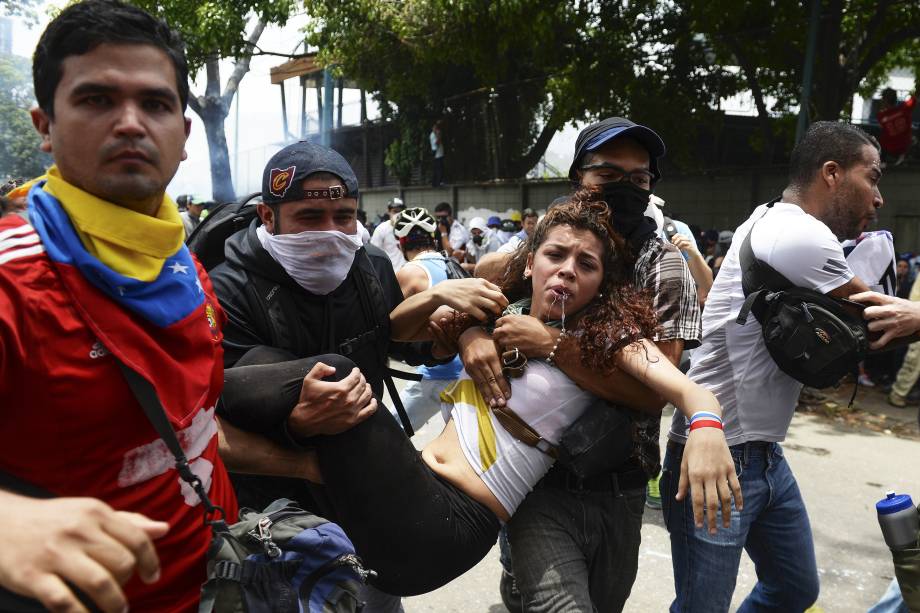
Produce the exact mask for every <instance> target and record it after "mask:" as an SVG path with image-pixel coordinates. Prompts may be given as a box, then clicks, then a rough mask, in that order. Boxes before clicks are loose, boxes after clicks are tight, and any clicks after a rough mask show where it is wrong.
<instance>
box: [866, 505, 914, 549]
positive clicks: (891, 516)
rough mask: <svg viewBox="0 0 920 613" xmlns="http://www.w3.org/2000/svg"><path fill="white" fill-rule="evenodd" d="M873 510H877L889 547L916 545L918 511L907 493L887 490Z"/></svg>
mask: <svg viewBox="0 0 920 613" xmlns="http://www.w3.org/2000/svg"><path fill="white" fill-rule="evenodd" d="M875 510H876V511H878V523H879V526H881V527H882V534H883V535H884V536H885V543H887V544H888V548H889V549H892V550H898V549H907V548H909V547H916V546H917V533H918V532H920V513H918V510H917V508H915V507H914V501H913V500H911V498H910V496H909V495H908V494H895V493H894V492H887V493H886V494H885V498H883V499H882V500H879V501H878V502H877V503H876V504H875Z"/></svg>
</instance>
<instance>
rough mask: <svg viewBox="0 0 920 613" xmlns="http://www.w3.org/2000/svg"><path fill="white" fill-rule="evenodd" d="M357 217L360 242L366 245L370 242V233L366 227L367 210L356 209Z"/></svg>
mask: <svg viewBox="0 0 920 613" xmlns="http://www.w3.org/2000/svg"><path fill="white" fill-rule="evenodd" d="M357 217H358V233H359V234H360V235H361V242H362V243H364V244H365V245H366V244H368V243H369V242H371V233H370V231H369V230H368V229H367V211H365V210H364V209H358V213H357ZM375 229H376V228H375Z"/></svg>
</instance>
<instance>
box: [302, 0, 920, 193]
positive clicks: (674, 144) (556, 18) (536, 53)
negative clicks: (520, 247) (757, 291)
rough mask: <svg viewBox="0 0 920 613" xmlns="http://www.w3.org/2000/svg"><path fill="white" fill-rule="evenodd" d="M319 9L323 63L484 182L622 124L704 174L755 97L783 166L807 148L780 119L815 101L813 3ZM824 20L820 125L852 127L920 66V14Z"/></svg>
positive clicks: (330, 3)
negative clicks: (860, 97) (438, 124)
mask: <svg viewBox="0 0 920 613" xmlns="http://www.w3.org/2000/svg"><path fill="white" fill-rule="evenodd" d="M305 4H306V6H307V9H308V12H309V14H310V15H311V17H312V18H313V19H312V22H311V25H310V26H309V27H308V32H307V36H308V41H309V42H310V43H311V44H313V45H316V46H318V47H319V49H320V60H321V61H322V62H324V63H326V64H327V65H330V66H333V67H334V70H335V71H336V72H337V73H339V74H344V75H347V76H348V77H349V78H351V79H354V80H356V81H357V82H358V83H359V84H360V85H361V86H362V87H364V88H365V89H367V90H369V91H372V92H376V93H375V97H376V99H377V101H378V102H379V103H381V105H382V109H383V113H384V115H385V116H386V117H390V118H393V119H395V120H397V121H399V122H400V123H403V124H412V125H413V126H421V127H422V128H424V129H427V127H430V125H431V123H432V121H433V120H434V119H436V118H438V117H442V116H444V117H445V118H446V120H447V121H446V126H445V144H446V146H447V154H448V158H449V166H450V167H451V168H452V169H453V168H456V166H457V165H458V164H465V165H467V166H468V167H469V168H467V169H466V170H467V171H468V172H467V173H466V174H467V176H468V178H476V177H512V176H522V175H523V174H524V173H525V172H526V171H527V170H529V168H530V167H532V166H533V164H534V162H536V161H537V159H539V156H540V155H541V154H542V153H543V151H544V150H545V147H546V145H547V144H548V142H549V137H550V136H551V135H552V133H553V132H555V131H556V130H557V129H558V128H559V127H561V126H562V125H564V124H565V123H566V122H573V121H583V120H591V119H595V118H598V117H602V116H609V115H620V116H624V115H626V116H629V117H631V118H632V119H634V120H636V121H643V122H648V123H650V124H652V125H654V126H655V127H656V129H657V130H660V132H661V133H662V135H663V136H664V137H665V140H666V141H667V142H668V143H669V148H670V150H671V151H672V152H677V156H676V157H677V158H678V161H679V162H683V163H684V164H685V165H689V164H693V163H694V160H693V158H692V156H693V153H692V152H693V149H694V146H695V144H696V143H697V138H698V133H699V132H700V131H701V130H708V131H709V132H716V133H718V132H719V126H720V125H721V123H722V122H723V121H724V118H723V116H722V114H721V113H720V112H719V111H718V108H719V100H720V99H722V98H725V97H729V96H732V95H734V94H737V93H740V92H751V93H752V95H753V97H754V99H755V103H756V105H757V107H758V115H759V116H760V126H761V130H760V132H759V133H758V135H757V136H756V137H755V139H754V143H753V144H754V145H755V146H757V147H758V148H760V149H761V150H762V151H763V152H764V156H763V157H764V161H767V162H768V161H769V160H770V159H772V155H773V151H774V149H779V150H782V149H783V148H784V147H785V146H786V145H787V144H788V143H789V142H791V138H792V134H793V132H794V123H793V122H789V121H785V120H784V121H779V118H780V117H782V116H784V115H788V114H789V113H790V112H791V111H792V109H793V108H794V107H796V106H797V105H798V102H799V99H800V94H801V82H802V69H803V61H804V57H805V49H806V46H807V34H808V27H807V25H808V21H809V11H810V6H811V0H798V1H786V0H758V1H747V2H742V3H741V4H739V3H738V2H733V1H730V0H707V1H705V2H704V1H702V0H670V1H668V2H662V1H656V0H637V1H634V2H622V1H619V0H578V1H574V2H573V1H572V0H542V1H541V0H503V1H493V0H404V1H401V2H396V1H393V0H350V1H349V2H341V0H306V2H305ZM821 6H822V13H821V21H820V23H821V28H820V34H819V39H818V52H817V58H818V59H817V67H816V70H815V76H814V86H813V91H812V104H811V106H810V109H809V111H810V114H811V117H812V119H836V118H838V117H841V116H843V115H845V113H846V112H847V111H848V110H849V108H848V107H849V104H850V100H851V99H852V96H853V94H854V93H855V92H857V91H866V90H869V89H873V88H874V86H875V85H877V84H878V82H879V81H880V79H881V78H882V77H883V76H884V75H887V74H888V70H889V69H890V68H891V67H892V66H894V65H902V66H903V65H907V66H916V65H917V64H920V59H918V58H920V53H918V52H920V43H918V42H917V41H918V40H920V3H917V2H916V0H822V2H821ZM422 128H419V129H422ZM417 146H418V147H419V152H418V156H419V158H420V159H425V152H424V143H423V142H421V143H418V145H417ZM681 153H683V154H684V155H681ZM671 157H672V159H673V157H675V156H671Z"/></svg>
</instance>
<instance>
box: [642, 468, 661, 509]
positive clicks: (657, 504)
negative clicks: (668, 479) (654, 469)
mask: <svg viewBox="0 0 920 613" xmlns="http://www.w3.org/2000/svg"><path fill="white" fill-rule="evenodd" d="M659 479H661V475H660V474H659V475H658V476H657V477H655V478H654V479H649V482H648V484H646V486H645V506H647V507H648V508H650V509H660V508H661V490H660V489H659V488H658V481H659Z"/></svg>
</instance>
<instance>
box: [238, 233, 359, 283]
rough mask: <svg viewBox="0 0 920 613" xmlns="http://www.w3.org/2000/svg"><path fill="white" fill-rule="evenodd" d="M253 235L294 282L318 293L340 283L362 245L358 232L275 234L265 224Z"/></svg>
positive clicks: (346, 274)
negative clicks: (270, 232)
mask: <svg viewBox="0 0 920 613" xmlns="http://www.w3.org/2000/svg"><path fill="white" fill-rule="evenodd" d="M256 236H257V237H258V238H259V242H260V243H261V244H262V247H263V248H264V249H265V250H266V251H267V252H268V254H269V255H270V256H272V258H274V259H275V261H276V262H278V264H280V265H281V267H282V268H283V269H284V271H285V272H286V273H287V274H289V275H290V276H291V278H292V279H294V280H295V281H296V282H297V284H298V285H300V286H301V287H302V288H304V289H305V290H307V291H308V292H310V293H311V294H317V295H319V296H325V295H326V294H329V293H330V292H332V291H334V290H335V289H336V288H337V287H338V286H340V285H341V284H342V281H344V280H345V277H347V276H348V271H349V270H351V265H352V264H353V263H354V261H355V253H356V252H357V251H358V249H360V248H361V247H362V242H361V235H360V234H344V233H342V232H338V231H313V230H308V231H306V232H298V233H297V234H280V235H278V236H275V235H272V234H269V233H268V231H267V230H266V229H265V226H259V227H258V228H257V229H256Z"/></svg>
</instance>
